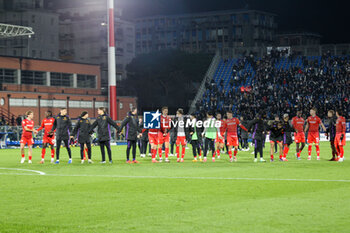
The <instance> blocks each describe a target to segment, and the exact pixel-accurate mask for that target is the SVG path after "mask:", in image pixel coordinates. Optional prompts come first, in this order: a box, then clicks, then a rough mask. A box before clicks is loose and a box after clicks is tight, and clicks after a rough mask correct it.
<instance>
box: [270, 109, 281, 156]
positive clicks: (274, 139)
mask: <svg viewBox="0 0 350 233" xmlns="http://www.w3.org/2000/svg"><path fill="white" fill-rule="evenodd" d="M269 131H270V161H271V162H273V161H274V156H273V153H274V150H275V145H276V144H277V145H278V148H279V154H280V160H282V159H283V155H282V149H283V128H282V122H280V118H279V117H278V116H277V115H276V116H275V120H274V121H273V122H272V124H271V125H270V127H269Z"/></svg>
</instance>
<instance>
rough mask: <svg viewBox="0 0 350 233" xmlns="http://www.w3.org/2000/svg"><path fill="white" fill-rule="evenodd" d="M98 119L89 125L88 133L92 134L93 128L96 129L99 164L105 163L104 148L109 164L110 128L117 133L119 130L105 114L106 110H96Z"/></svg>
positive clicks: (110, 153)
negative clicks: (99, 156)
mask: <svg viewBox="0 0 350 233" xmlns="http://www.w3.org/2000/svg"><path fill="white" fill-rule="evenodd" d="M97 113H98V117H97V119H96V121H95V122H94V123H93V124H92V125H91V128H90V133H92V132H93V130H94V128H95V127H96V126H98V128H97V134H98V136H97V137H98V141H99V143H100V149H101V155H102V161H101V163H106V156H105V147H106V148H107V153H108V158H109V163H113V161H112V150H111V143H110V140H111V126H113V127H114V128H115V129H116V130H117V131H118V130H119V127H118V125H117V124H116V123H115V122H114V121H113V120H112V119H111V118H110V117H109V116H108V115H107V114H106V109H105V108H103V107H100V108H98V110H97Z"/></svg>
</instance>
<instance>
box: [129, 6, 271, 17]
mask: <svg viewBox="0 0 350 233" xmlns="http://www.w3.org/2000/svg"><path fill="white" fill-rule="evenodd" d="M245 12H260V13H264V14H268V15H272V16H276V14H273V13H270V12H266V11H260V10H252V9H245V8H243V9H233V10H223V11H205V12H198V13H186V14H174V15H170V14H169V15H150V16H145V17H138V18H136V19H135V20H143V19H152V18H177V17H201V16H215V15H227V14H235V13H245Z"/></svg>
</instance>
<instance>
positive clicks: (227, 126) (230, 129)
mask: <svg viewBox="0 0 350 233" xmlns="http://www.w3.org/2000/svg"><path fill="white" fill-rule="evenodd" d="M226 115H227V120H226V121H225V122H224V127H223V132H221V131H220V133H221V134H222V135H225V132H227V146H228V154H229V156H230V162H233V158H232V147H234V148H235V150H234V160H235V161H237V157H236V155H237V152H238V145H239V143H238V134H237V127H238V126H239V127H241V128H242V129H243V130H245V131H248V130H247V129H246V127H244V126H243V125H242V124H241V122H240V121H239V120H238V118H236V117H233V114H232V111H227V113H226Z"/></svg>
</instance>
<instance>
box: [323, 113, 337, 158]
mask: <svg viewBox="0 0 350 233" xmlns="http://www.w3.org/2000/svg"><path fill="white" fill-rule="evenodd" d="M327 116H328V119H329V124H328V128H327V131H326V137H327V139H328V138H329V141H330V144H331V149H332V158H331V159H330V161H336V158H337V149H336V148H335V144H334V140H335V134H336V121H337V118H336V116H335V112H334V111H333V110H329V111H328V113H327Z"/></svg>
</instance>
